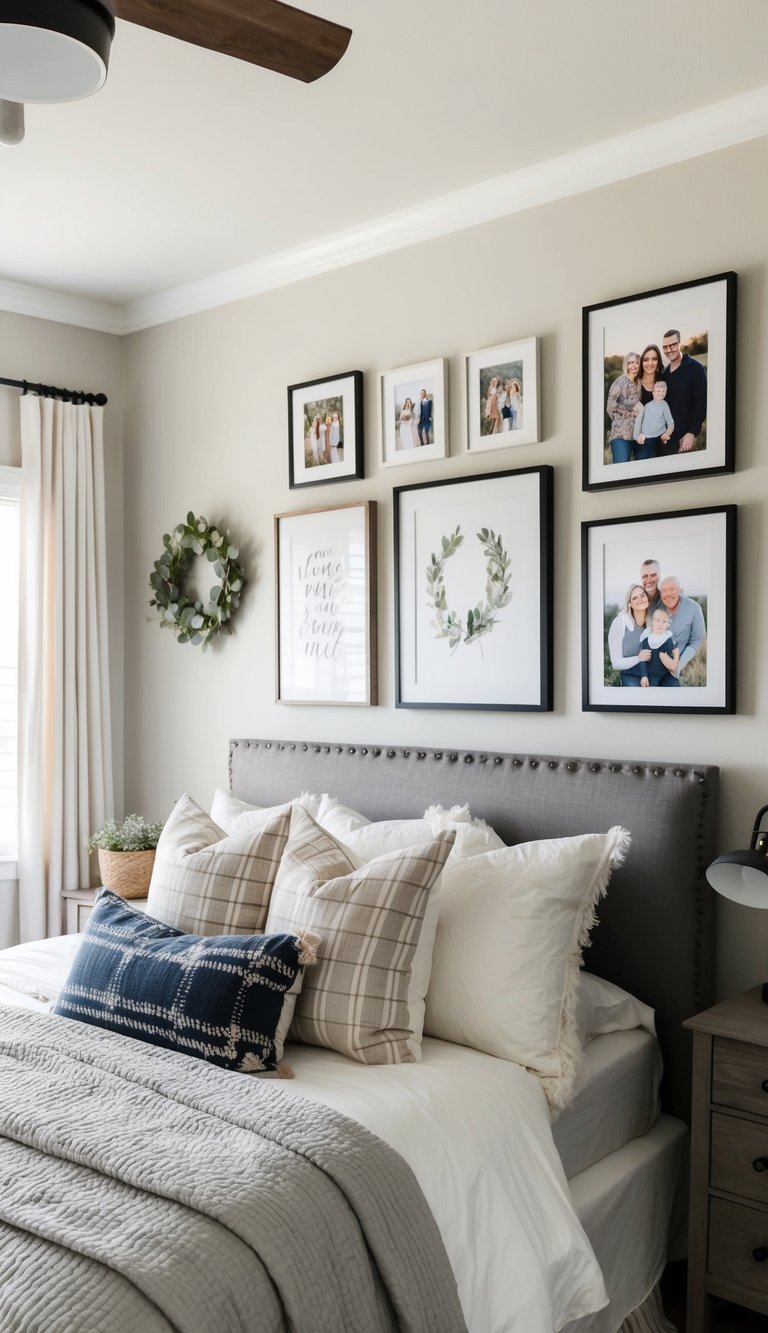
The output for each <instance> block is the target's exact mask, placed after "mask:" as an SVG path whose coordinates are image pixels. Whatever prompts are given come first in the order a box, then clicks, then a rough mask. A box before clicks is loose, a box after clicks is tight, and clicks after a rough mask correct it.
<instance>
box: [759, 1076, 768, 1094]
mask: <svg viewBox="0 0 768 1333" xmlns="http://www.w3.org/2000/svg"><path fill="white" fill-rule="evenodd" d="M760 1087H761V1088H762V1089H763V1092H768V1078H764V1079H763V1081H762V1083H761V1084H760Z"/></svg>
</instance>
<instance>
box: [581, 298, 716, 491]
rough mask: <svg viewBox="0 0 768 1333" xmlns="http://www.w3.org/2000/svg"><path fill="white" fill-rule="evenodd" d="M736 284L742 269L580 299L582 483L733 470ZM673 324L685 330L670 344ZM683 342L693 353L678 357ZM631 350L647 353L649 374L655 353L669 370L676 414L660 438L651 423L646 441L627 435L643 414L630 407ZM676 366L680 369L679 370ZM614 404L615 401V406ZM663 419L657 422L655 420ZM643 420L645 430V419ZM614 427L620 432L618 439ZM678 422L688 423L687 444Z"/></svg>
mask: <svg viewBox="0 0 768 1333" xmlns="http://www.w3.org/2000/svg"><path fill="white" fill-rule="evenodd" d="M736 288H737V279H736V274H735V273H733V272H727V273H718V274H716V275H715V276H713V277H709V278H697V279H695V280H694V281H691V282H679V283H675V284H674V285H673V286H671V287H660V288H658V289H657V290H655V291H648V292H639V293H637V294H636V295H634V296H624V297H620V298H619V299H618V300H613V301H601V302H599V303H598V304H597V305H590V306H585V307H584V308H583V310H582V412H583V422H582V426H583V456H582V489H583V490H585V491H602V490H613V489H615V488H617V487H619V486H643V485H649V484H654V483H658V482H666V481H683V480H687V479H688V478H691V477H707V476H717V475H719V474H722V473H727V472H733V471H734V466H735V463H734V458H735V444H734V442H735V407H736V387H735V378H736ZM675 329H677V330H678V332H679V334H680V337H679V339H675V338H673V337H670V339H669V343H668V345H665V346H662V344H663V343H664V338H665V333H667V332H670V331H673V330H675ZM686 348H688V349H690V351H689V352H686ZM681 352H682V353H683V354H684V355H686V356H688V358H689V359H688V360H687V361H686V360H683V361H682V362H681V361H680V353H681ZM633 353H634V354H635V355H637V356H638V357H641V358H645V357H647V364H646V366H645V370H646V376H647V378H648V379H650V377H651V376H652V374H653V371H654V361H655V354H658V356H659V357H660V359H661V372H662V373H661V374H660V375H658V378H662V379H664V380H665V382H666V384H667V397H668V400H669V401H668V403H667V407H668V408H669V410H670V412H671V416H672V418H673V419H674V418H675V415H676V416H677V420H676V421H675V428H674V431H673V433H672V436H671V438H670V439H668V440H664V439H663V435H664V434H666V433H667V432H666V429H665V430H664V431H663V432H662V436H661V437H656V436H655V437H654V439H655V440H657V441H658V443H654V442H653V440H651V438H650V437H648V436H647V432H646V433H645V434H646V440H645V442H644V443H643V444H640V443H639V442H638V441H637V440H635V439H632V440H630V438H629V437H630V435H634V433H635V427H636V424H638V423H637V418H636V416H634V415H632V414H633V411H634V408H633V403H634V402H635V399H636V397H637V392H638V391H637V389H636V388H632V387H628V385H627V382H626V381H627V375H626V370H627V369H629V371H630V373H631V371H632V367H631V365H629V366H627V358H628V357H629V356H631V355H632V354H633ZM673 357H674V358H675V360H677V370H676V371H674V372H673V371H671V370H670V368H669V367H670V365H671V364H672V358H673ZM691 362H693V364H692V365H691ZM678 375H680V376H683V378H679V379H678V378H676V377H677V376H678ZM625 390H626V392H625ZM650 392H651V390H650V386H649V385H646V386H643V388H642V390H641V391H640V397H642V398H643V399H647V397H648V396H649V394H650ZM611 394H612V395H613V396H612V397H609V395H611ZM702 405H703V406H704V414H703V416H702V411H701V409H702ZM609 406H611V407H612V408H613V409H614V410H613V411H611V412H610V413H609V410H608V408H609ZM654 411H655V409H654ZM658 424H659V423H658V422H654V423H652V425H653V427H654V429H655V428H656V426H657V425H658ZM639 425H640V431H639V433H640V434H643V432H642V422H640V423H639ZM685 426H691V431H690V432H689V431H685V430H684V427H685ZM696 428H697V433H696V435H695V437H693V443H692V444H690V443H689V442H690V440H691V438H692V435H693V430H694V429H696ZM614 431H615V432H617V437H616V439H615V440H613V441H611V440H610V436H611V434H612V433H613V432H614ZM679 431H683V443H684V448H683V450H682V451H681V450H680V449H679V440H678V438H677V436H678V433H679ZM618 432H621V434H618ZM624 432H626V435H625V434H624ZM676 444H677V445H678V448H677V449H676V448H675V445H676ZM670 451H671V452H670ZM645 454H647V455H648V456H647V457H644V456H643V455H645Z"/></svg>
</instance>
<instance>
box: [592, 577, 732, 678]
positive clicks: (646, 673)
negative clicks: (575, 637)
mask: <svg viewBox="0 0 768 1333" xmlns="http://www.w3.org/2000/svg"><path fill="white" fill-rule="evenodd" d="M705 610H706V598H704V597H700V598H699V599H696V598H693V597H687V596H685V595H684V594H683V590H682V588H681V585H680V580H679V578H677V577H676V576H675V575H674V574H667V575H665V576H663V577H662V571H661V565H660V563H659V561H658V560H653V559H649V560H644V561H643V562H642V564H641V565H640V568H639V571H638V580H637V582H636V583H632V584H630V586H629V588H628V589H627V594H626V597H625V599H624V604H623V606H622V607H621V608H620V609H619V610H618V613H617V614H615V615H614V614H613V612H615V611H616V607H615V605H614V606H613V607H611V608H608V609H607V611H606V618H607V620H609V621H610V623H609V625H608V636H607V658H608V661H607V662H606V671H605V683H606V685H624V686H630V687H632V686H634V687H637V688H639V689H652V688H659V687H661V688H666V689H669V688H672V689H675V688H679V687H680V686H681V685H689V686H690V685H694V686H702V685H706V683H707V660H706V638H707V630H706V623H705V619H704V616H705ZM609 664H610V665H609Z"/></svg>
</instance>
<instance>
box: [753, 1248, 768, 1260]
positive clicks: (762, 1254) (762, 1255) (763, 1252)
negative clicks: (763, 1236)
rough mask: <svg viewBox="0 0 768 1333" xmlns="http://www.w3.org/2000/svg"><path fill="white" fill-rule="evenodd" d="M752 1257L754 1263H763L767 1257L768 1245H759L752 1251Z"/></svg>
mask: <svg viewBox="0 0 768 1333" xmlns="http://www.w3.org/2000/svg"><path fill="white" fill-rule="evenodd" d="M752 1258H753V1259H754V1261H755V1263H756V1264H764V1263H765V1261H766V1259H768V1247H766V1246H765V1245H760V1246H759V1247H758V1249H756V1250H753V1251H752Z"/></svg>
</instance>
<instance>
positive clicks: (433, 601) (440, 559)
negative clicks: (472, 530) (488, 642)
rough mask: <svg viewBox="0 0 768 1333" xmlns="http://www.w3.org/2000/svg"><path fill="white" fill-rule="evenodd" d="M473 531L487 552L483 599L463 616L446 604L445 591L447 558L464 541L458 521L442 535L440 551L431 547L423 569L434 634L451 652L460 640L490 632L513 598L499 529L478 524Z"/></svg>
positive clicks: (468, 640)
mask: <svg viewBox="0 0 768 1333" xmlns="http://www.w3.org/2000/svg"><path fill="white" fill-rule="evenodd" d="M475 535H476V537H477V540H478V541H479V542H480V545H481V546H482V548H483V552H484V553H485V556H486V566H485V571H486V580H485V601H479V602H477V603H476V605H475V606H472V607H470V608H469V610H468V611H467V615H466V619H465V620H464V619H462V617H461V616H460V614H459V613H458V611H453V610H451V609H450V608H449V606H448V597H447V594H446V591H445V565H446V562H447V561H448V560H450V559H451V557H452V556H454V555H455V554H456V552H457V551H458V549H459V547H460V546H463V545H464V537H463V535H462V532H461V524H457V526H456V529H455V531H454V532H452V533H450V534H449V535H448V536H447V537H443V538H441V552H440V555H439V556H437V555H435V553H434V551H433V552H432V555H431V557H430V562H429V564H428V565H427V569H426V574H427V601H428V603H429V605H430V606H432V607H433V608H434V611H435V617H434V619H433V621H432V622H431V623H432V625H433V627H434V629H436V630H437V634H436V635H435V638H437V639H447V640H448V647H449V649H450V651H451V653H454V652H455V651H456V649H457V648H458V646H459V644H460V643H468V644H472V643H477V642H478V641H479V640H480V639H482V638H483V636H484V635H486V634H490V633H491V632H492V630H493V627H494V625H495V624H496V622H497V620H498V618H499V616H498V613H499V611H501V610H502V609H503V608H504V607H505V606H508V605H509V603H510V602H511V600H512V588H511V586H510V580H511V570H510V560H509V556H508V554H507V552H506V551H505V549H504V543H503V540H502V536H501V533H498V534H497V533H495V532H494V531H493V528H481V529H480V531H479V532H478V533H476V534H475Z"/></svg>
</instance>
